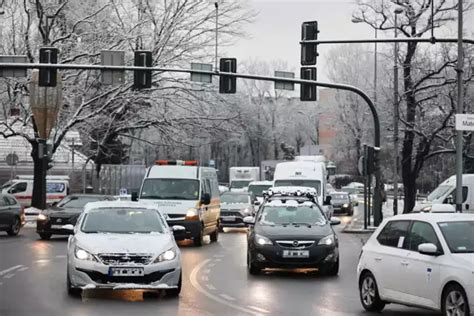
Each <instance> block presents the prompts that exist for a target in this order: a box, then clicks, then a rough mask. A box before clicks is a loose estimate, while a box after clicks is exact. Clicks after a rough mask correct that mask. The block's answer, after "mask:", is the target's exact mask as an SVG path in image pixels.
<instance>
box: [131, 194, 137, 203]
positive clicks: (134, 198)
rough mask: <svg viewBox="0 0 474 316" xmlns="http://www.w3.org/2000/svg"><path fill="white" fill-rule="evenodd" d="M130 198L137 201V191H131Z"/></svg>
mask: <svg viewBox="0 0 474 316" xmlns="http://www.w3.org/2000/svg"><path fill="white" fill-rule="evenodd" d="M131 200H132V201H133V202H137V201H138V192H132V196H131Z"/></svg>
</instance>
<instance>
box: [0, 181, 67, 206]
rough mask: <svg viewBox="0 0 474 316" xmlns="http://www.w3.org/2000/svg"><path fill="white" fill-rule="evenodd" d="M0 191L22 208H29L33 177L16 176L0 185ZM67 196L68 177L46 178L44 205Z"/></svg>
mask: <svg viewBox="0 0 474 316" xmlns="http://www.w3.org/2000/svg"><path fill="white" fill-rule="evenodd" d="M1 190H2V193H8V194H11V195H13V196H14V197H15V198H16V199H17V200H18V202H20V204H21V205H23V206H24V207H29V206H30V205H31V198H32V197H33V176H18V177H17V178H16V179H13V180H10V181H8V182H7V183H5V184H4V185H2V187H1ZM68 194H69V177H68V176H46V203H48V204H52V203H54V202H59V201H61V200H62V199H63V198H64V197H66V195H68Z"/></svg>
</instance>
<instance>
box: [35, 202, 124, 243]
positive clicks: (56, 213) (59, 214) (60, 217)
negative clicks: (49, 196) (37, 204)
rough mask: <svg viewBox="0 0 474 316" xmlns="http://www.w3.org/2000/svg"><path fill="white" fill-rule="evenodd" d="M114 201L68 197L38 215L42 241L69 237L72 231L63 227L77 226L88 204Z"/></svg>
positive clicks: (39, 232) (37, 227)
mask: <svg viewBox="0 0 474 316" xmlns="http://www.w3.org/2000/svg"><path fill="white" fill-rule="evenodd" d="M114 200H116V198H114V197H113V196H109V195H98V194H71V195H68V196H66V197H65V198H64V199H62V200H61V201H59V202H57V203H54V204H53V205H51V206H50V207H48V209H47V210H45V211H43V212H42V213H41V214H39V215H38V219H37V220H36V232H37V233H38V234H39V235H40V237H41V239H49V238H51V236H52V235H69V234H71V231H70V230H67V229H63V228H62V227H63V226H64V225H67V224H72V225H75V224H76V221H77V219H78V217H79V215H81V213H82V211H83V210H84V206H85V205H86V204H87V203H90V202H97V201H114Z"/></svg>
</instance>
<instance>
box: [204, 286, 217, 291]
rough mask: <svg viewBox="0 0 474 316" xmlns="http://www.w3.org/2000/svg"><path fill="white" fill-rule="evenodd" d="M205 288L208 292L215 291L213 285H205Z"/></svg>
mask: <svg viewBox="0 0 474 316" xmlns="http://www.w3.org/2000/svg"><path fill="white" fill-rule="evenodd" d="M206 287H207V288H208V289H209V290H211V291H215V290H216V288H215V287H214V285H212V284H206Z"/></svg>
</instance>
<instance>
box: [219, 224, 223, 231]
mask: <svg viewBox="0 0 474 316" xmlns="http://www.w3.org/2000/svg"><path fill="white" fill-rule="evenodd" d="M223 232H224V227H223V226H222V225H221V224H219V233H223Z"/></svg>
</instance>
